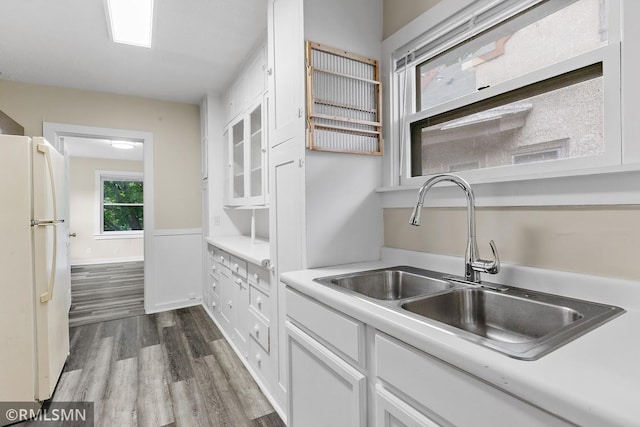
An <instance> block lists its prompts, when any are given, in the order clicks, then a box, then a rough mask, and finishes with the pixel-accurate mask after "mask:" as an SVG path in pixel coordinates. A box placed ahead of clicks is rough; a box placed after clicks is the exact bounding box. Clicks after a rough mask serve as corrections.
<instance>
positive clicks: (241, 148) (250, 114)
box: [226, 100, 267, 206]
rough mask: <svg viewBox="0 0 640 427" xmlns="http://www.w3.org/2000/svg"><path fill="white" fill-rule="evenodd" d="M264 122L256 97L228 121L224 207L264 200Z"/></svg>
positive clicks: (251, 204) (255, 204)
mask: <svg viewBox="0 0 640 427" xmlns="http://www.w3.org/2000/svg"><path fill="white" fill-rule="evenodd" d="M264 122H265V114H264V108H263V101H262V100H260V101H259V102H257V103H256V104H254V105H253V106H251V108H249V109H248V110H247V111H246V112H245V113H243V114H241V115H240V116H238V117H237V118H235V119H234V120H233V121H232V122H231V123H230V124H229V127H228V131H227V133H226V138H227V141H228V154H229V164H228V169H229V179H228V181H227V184H228V186H229V188H228V197H227V203H226V204H227V205H228V206H258V205H264V204H265V203H266V194H267V186H266V181H267V180H266V179H265V178H266V177H265V170H266V169H267V168H266V160H267V156H266V154H267V150H266V142H265V135H264V134H265V132H264V131H263V124H264Z"/></svg>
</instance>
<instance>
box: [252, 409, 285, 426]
mask: <svg viewBox="0 0 640 427" xmlns="http://www.w3.org/2000/svg"><path fill="white" fill-rule="evenodd" d="M253 425H254V426H255V427H287V426H286V424H285V423H284V422H283V421H282V418H280V415H278V413H277V412H273V413H271V414H267V415H265V416H263V417H260V418H256V419H255V420H253Z"/></svg>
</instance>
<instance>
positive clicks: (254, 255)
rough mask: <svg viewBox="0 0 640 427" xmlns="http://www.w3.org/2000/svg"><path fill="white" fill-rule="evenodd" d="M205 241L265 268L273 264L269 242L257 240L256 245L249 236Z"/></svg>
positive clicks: (206, 238) (206, 239) (213, 238)
mask: <svg viewBox="0 0 640 427" xmlns="http://www.w3.org/2000/svg"><path fill="white" fill-rule="evenodd" d="M205 241H206V242H207V243H208V244H210V245H213V246H215V247H217V248H220V249H222V250H224V251H227V252H229V253H230V254H231V255H235V256H237V257H239V258H242V259H245V260H247V261H249V262H251V263H252V264H257V265H259V266H261V267H263V268H267V267H269V266H270V264H271V253H270V245H269V241H267V240H263V239H257V238H256V240H255V243H251V238H250V237H249V236H220V237H205Z"/></svg>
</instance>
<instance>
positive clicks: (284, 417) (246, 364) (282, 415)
mask: <svg viewBox="0 0 640 427" xmlns="http://www.w3.org/2000/svg"><path fill="white" fill-rule="evenodd" d="M202 308H204V311H205V312H206V313H207V314H208V315H209V317H210V318H211V320H213V323H215V325H216V327H217V328H218V329H219V330H220V333H221V334H222V336H223V337H224V339H225V340H226V341H227V343H228V344H229V346H230V347H231V348H232V349H233V351H234V353H235V354H236V356H238V359H240V361H241V362H242V364H243V365H244V367H245V368H247V371H249V374H251V377H252V378H253V380H254V381H255V382H256V384H258V387H260V390H262V394H264V396H265V397H266V398H267V400H268V401H269V403H270V404H271V406H273V409H274V410H275V411H276V412H277V413H278V415H279V416H280V418H281V419H282V421H283V422H284V424H285V425H286V424H287V414H286V413H285V412H284V411H283V410H282V408H281V407H280V405H279V404H278V402H277V401H276V399H275V397H273V395H272V394H271V391H270V390H269V388H268V387H267V386H266V384H264V382H263V381H262V378H260V376H259V375H258V374H257V373H256V372H255V370H254V369H253V367H252V366H251V365H250V364H249V361H248V360H246V359H245V358H244V357H242V354H241V353H240V350H238V347H236V344H235V343H234V342H233V340H231V337H229V336H228V335H227V332H226V331H225V330H224V329H223V328H222V325H220V323H218V319H216V318H215V316H214V315H213V313H211V311H209V309H208V308H207V306H206V305H205V304H202Z"/></svg>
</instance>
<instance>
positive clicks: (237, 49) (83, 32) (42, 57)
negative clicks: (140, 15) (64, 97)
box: [0, 0, 267, 104]
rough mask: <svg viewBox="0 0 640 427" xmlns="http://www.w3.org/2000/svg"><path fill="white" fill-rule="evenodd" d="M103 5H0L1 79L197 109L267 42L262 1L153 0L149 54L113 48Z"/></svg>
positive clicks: (12, 0)
mask: <svg viewBox="0 0 640 427" xmlns="http://www.w3.org/2000/svg"><path fill="white" fill-rule="evenodd" d="M105 13H106V5H105V3H104V0H55V1H52V0H1V1H0V79H6V80H18V81H23V82H28V83H38V84H45V85H52V86H62V87H72V88H77V89H84V90H96V91H101V92H111V93H119V94H126V95H134V96H142V97H147V98H157V99H165V100H171V101H177V102H187V103H194V104H195V103H199V102H200V99H201V97H202V96H203V95H204V94H205V93H222V92H224V90H225V88H226V87H227V86H228V84H229V83H230V82H231V81H232V80H233V77H234V75H235V74H236V71H237V70H238V69H239V68H240V66H241V65H242V63H243V61H244V60H245V59H246V57H247V56H248V55H249V54H250V53H251V51H252V50H253V49H254V48H256V47H257V44H258V43H260V42H261V41H262V40H264V37H265V35H266V27H267V2H266V1H265V0H156V1H155V4H154V24H153V43H152V47H151V49H147V48H142V47H136V46H130V45H125V44H118V43H113V42H112V41H111V38H110V30H109V28H108V24H107V21H108V20H107V18H106V15H105Z"/></svg>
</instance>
